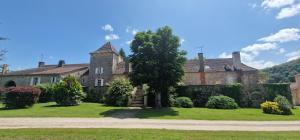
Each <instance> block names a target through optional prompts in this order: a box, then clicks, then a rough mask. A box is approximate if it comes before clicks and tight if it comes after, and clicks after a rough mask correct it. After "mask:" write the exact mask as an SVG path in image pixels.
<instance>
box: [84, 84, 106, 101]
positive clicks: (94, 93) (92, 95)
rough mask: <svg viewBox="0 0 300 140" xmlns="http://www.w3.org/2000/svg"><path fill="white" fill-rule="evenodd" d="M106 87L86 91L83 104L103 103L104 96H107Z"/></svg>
mask: <svg viewBox="0 0 300 140" xmlns="http://www.w3.org/2000/svg"><path fill="white" fill-rule="evenodd" d="M107 91H108V87H97V88H91V89H89V90H88V91H87V96H86V98H85V99H84V101H85V102H92V103H104V99H105V94H107Z"/></svg>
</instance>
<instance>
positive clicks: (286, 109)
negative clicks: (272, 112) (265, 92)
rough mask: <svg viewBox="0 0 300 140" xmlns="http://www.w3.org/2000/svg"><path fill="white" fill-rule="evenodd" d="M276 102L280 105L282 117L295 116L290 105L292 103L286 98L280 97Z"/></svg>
mask: <svg viewBox="0 0 300 140" xmlns="http://www.w3.org/2000/svg"><path fill="white" fill-rule="evenodd" d="M274 102H277V103H278V105H279V108H280V110H281V114H282V115H291V114H293V113H292V105H291V104H290V102H289V101H288V100H287V99H286V98H285V97H284V96H281V95H278V96H277V97H276V98H275V99H274Z"/></svg>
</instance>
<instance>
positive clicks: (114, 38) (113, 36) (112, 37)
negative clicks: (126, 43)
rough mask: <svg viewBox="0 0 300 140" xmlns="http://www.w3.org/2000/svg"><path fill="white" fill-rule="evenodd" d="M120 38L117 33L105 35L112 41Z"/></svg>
mask: <svg viewBox="0 0 300 140" xmlns="http://www.w3.org/2000/svg"><path fill="white" fill-rule="evenodd" d="M117 39H120V37H119V36H118V35H116V34H109V35H106V36H105V40H106V41H112V40H117Z"/></svg>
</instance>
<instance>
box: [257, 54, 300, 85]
mask: <svg viewBox="0 0 300 140" xmlns="http://www.w3.org/2000/svg"><path fill="white" fill-rule="evenodd" d="M263 71H264V72H266V73H267V74H268V77H269V78H268V80H267V82H269V83H289V82H295V78H294V76H295V75H296V74H298V73H300V59H296V60H293V61H290V62H287V63H283V64H281V65H277V66H274V67H271V68H267V69H264V70H263Z"/></svg>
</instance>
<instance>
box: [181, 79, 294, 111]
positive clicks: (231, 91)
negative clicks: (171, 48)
mask: <svg viewBox="0 0 300 140" xmlns="http://www.w3.org/2000/svg"><path fill="white" fill-rule="evenodd" d="M176 93H177V95H178V97H189V98H190V99H191V100H192V101H193V103H194V106H195V107H205V104H206V103H207V101H208V99H209V97H211V96H218V95H225V96H228V97H230V98H233V99H234V100H235V101H236V103H237V104H238V105H239V106H240V107H254V108H259V107H260V104H261V103H263V102H264V101H266V100H268V101H273V100H274V98H275V97H276V96H277V95H281V96H284V97H286V98H287V99H288V101H289V102H290V103H291V104H292V93H291V91H290V88H289V84H258V85H255V86H254V87H244V86H243V85H241V84H234V85H189V86H178V87H177V88H176Z"/></svg>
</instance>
